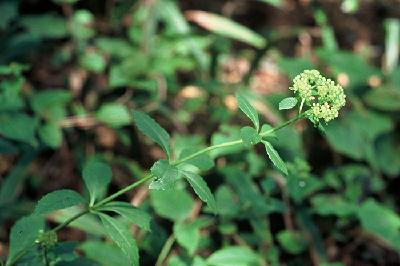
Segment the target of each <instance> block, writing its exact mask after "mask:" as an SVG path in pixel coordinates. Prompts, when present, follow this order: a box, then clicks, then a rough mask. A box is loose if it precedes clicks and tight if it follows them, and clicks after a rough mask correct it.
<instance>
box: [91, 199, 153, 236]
mask: <svg viewBox="0 0 400 266" xmlns="http://www.w3.org/2000/svg"><path fill="white" fill-rule="evenodd" d="M99 210H100V211H113V212H116V213H118V214H119V215H121V216H122V217H124V218H126V219H127V220H129V221H130V222H131V223H133V224H136V225H138V226H139V227H140V228H142V229H144V230H147V231H150V221H151V216H150V215H149V214H148V213H147V212H145V211H143V210H141V209H138V208H136V207H134V206H132V205H131V204H129V203H127V202H122V201H112V202H109V203H107V204H106V205H104V206H103V207H101V208H100V209H99Z"/></svg>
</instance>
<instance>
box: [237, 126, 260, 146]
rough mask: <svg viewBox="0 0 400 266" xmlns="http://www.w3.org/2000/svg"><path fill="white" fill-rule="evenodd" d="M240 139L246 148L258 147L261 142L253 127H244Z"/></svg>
mask: <svg viewBox="0 0 400 266" xmlns="http://www.w3.org/2000/svg"><path fill="white" fill-rule="evenodd" d="M240 137H241V138H242V140H243V142H244V144H245V145H246V146H252V145H256V144H257V143H260V142H261V136H260V135H259V134H258V133H257V130H255V129H254V128H252V127H242V128H241V129H240Z"/></svg>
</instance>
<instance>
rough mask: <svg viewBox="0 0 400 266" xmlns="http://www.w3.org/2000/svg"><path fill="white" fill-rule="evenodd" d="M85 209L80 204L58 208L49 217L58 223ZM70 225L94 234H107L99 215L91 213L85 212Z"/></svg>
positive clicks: (100, 235)
mask: <svg viewBox="0 0 400 266" xmlns="http://www.w3.org/2000/svg"><path fill="white" fill-rule="evenodd" d="M82 211H84V209H83V208H82V207H80V206H73V207H71V208H67V209H62V210H58V211H56V212H54V213H52V214H51V215H50V216H48V218H49V219H50V220H51V221H53V222H56V223H64V222H65V221H67V220H69V219H71V217H73V216H75V215H77V214H78V213H81V212H82ZM68 226H69V227H72V228H78V229H79V230H81V231H84V232H86V233H89V234H91V235H94V236H99V237H103V236H105V233H104V228H103V226H102V225H101V222H100V221H99V219H97V217H96V216H95V215H93V214H91V213H88V214H85V215H83V216H81V217H79V218H78V219H76V220H74V221H73V222H71V223H70V224H68Z"/></svg>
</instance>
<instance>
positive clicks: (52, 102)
mask: <svg viewBox="0 0 400 266" xmlns="http://www.w3.org/2000/svg"><path fill="white" fill-rule="evenodd" d="M71 99H72V96H71V93H70V92H69V91H67V90H61V89H53V90H43V91H40V92H38V93H36V94H34V95H33V96H32V97H31V99H30V103H31V106H32V109H33V110H34V111H35V113H37V114H39V115H40V116H42V117H43V118H45V119H47V120H51V121H59V120H61V119H63V118H64V117H65V116H66V115H67V112H66V109H65V106H66V105H67V104H68V103H69V102H70V101H71Z"/></svg>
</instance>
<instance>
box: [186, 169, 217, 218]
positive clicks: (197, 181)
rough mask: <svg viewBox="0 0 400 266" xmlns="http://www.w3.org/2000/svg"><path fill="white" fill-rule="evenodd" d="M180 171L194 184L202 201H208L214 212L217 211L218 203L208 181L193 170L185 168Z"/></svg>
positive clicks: (194, 188) (193, 186)
mask: <svg viewBox="0 0 400 266" xmlns="http://www.w3.org/2000/svg"><path fill="white" fill-rule="evenodd" d="M180 172H181V173H182V174H183V175H184V176H185V178H186V180H187V181H188V182H189V184H190V185H191V186H192V188H193V190H194V192H196V194H197V196H199V198H200V199H201V200H202V201H204V202H206V203H207V205H208V207H210V209H211V210H212V211H213V212H214V213H217V212H218V208H217V203H216V201H215V198H214V196H213V194H212V193H211V190H210V188H209V187H208V186H207V183H206V182H205V181H204V180H203V178H202V177H201V176H199V175H198V174H196V173H193V172H189V171H183V170H180Z"/></svg>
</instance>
